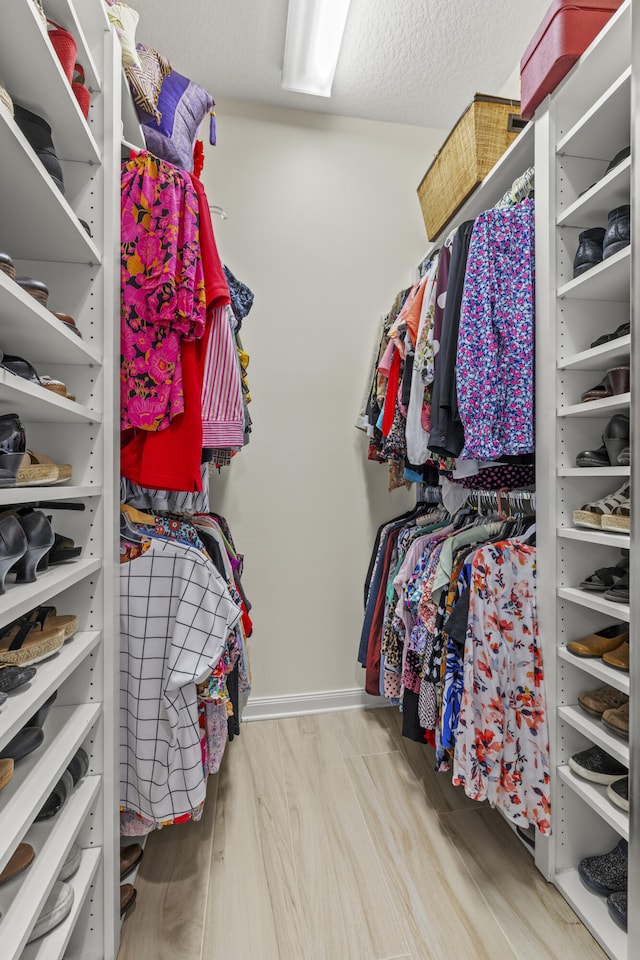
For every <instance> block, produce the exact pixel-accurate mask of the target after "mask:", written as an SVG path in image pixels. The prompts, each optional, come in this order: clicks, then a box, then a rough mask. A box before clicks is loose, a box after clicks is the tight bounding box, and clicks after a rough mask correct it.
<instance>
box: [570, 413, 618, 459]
mask: <svg viewBox="0 0 640 960" xmlns="http://www.w3.org/2000/svg"><path fill="white" fill-rule="evenodd" d="M628 446H629V416H628V414H626V413H616V414H614V416H613V417H611V419H610V420H609V423H608V424H607V426H606V427H605V430H604V433H603V435H602V446H601V447H598V449H597V450H582V451H581V452H580V453H579V454H578V456H577V457H576V466H577V467H611V466H618V456H619V455H620V453H621V452H622V450H623V449H624V448H625V447H628Z"/></svg>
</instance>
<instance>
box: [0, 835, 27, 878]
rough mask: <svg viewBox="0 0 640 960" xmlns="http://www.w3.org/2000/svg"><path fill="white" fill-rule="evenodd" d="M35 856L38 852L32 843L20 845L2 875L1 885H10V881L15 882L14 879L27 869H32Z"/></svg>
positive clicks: (0, 875) (0, 876) (0, 874)
mask: <svg viewBox="0 0 640 960" xmlns="http://www.w3.org/2000/svg"><path fill="white" fill-rule="evenodd" d="M35 856H36V852H35V850H34V849H33V847H32V846H31V844H30V843H21V844H19V845H18V847H17V848H16V850H15V852H14V854H13V856H12V857H11V859H10V860H9V862H8V864H7V865H6V867H5V868H4V870H3V871H2V873H0V885H1V884H3V883H8V881H9V880H13V878H14V877H17V876H19V875H20V874H21V873H24V871H25V870H26V869H27V867H30V866H31V864H32V863H33V861H34V859H35Z"/></svg>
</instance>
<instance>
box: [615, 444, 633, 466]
mask: <svg viewBox="0 0 640 960" xmlns="http://www.w3.org/2000/svg"><path fill="white" fill-rule="evenodd" d="M618 466H619V467H630V466H631V447H629V446H627V447H623V448H622V450H621V451H620V453H619V454H618Z"/></svg>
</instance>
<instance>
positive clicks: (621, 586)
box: [603, 572, 629, 603]
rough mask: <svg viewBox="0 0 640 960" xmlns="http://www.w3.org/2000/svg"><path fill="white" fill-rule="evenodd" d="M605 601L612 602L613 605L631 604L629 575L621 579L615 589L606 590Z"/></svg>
mask: <svg viewBox="0 0 640 960" xmlns="http://www.w3.org/2000/svg"><path fill="white" fill-rule="evenodd" d="M603 596H604V599H605V600H612V601H613V603H629V573H628V572H627V573H626V574H625V575H624V577H621V578H620V579H619V580H618V582H617V583H616V585H615V586H614V587H611V588H610V589H609V590H605V592H604V594H603Z"/></svg>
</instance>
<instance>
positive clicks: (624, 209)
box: [602, 203, 631, 260]
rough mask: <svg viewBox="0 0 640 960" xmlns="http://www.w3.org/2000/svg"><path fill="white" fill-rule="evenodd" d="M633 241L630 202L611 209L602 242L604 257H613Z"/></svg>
mask: <svg viewBox="0 0 640 960" xmlns="http://www.w3.org/2000/svg"><path fill="white" fill-rule="evenodd" d="M630 243H631V207H630V205H629V204H628V203H625V204H623V205H622V206H621V207H616V209H615V210H611V211H610V213H609V216H608V222H607V232H606V234H605V237H604V241H603V243H602V259H603V260H606V259H607V257H612V256H613V254H614V253H617V252H618V251H619V250H622V249H623V248H624V247H628V246H629V244H630Z"/></svg>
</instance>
